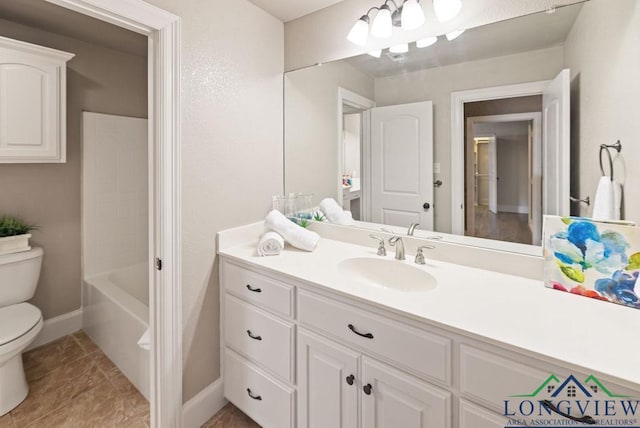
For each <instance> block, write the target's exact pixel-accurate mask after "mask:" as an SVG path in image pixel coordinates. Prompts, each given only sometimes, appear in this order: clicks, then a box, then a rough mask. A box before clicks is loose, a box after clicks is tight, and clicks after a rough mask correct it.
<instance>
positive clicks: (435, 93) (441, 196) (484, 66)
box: [375, 46, 563, 232]
mask: <svg viewBox="0 0 640 428" xmlns="http://www.w3.org/2000/svg"><path fill="white" fill-rule="evenodd" d="M562 62H563V50H562V46H558V47H553V48H548V49H542V50H537V51H531V52H524V53H520V54H515V55H508V56H503V57H496V58H489V59H484V60H479V61H473V62H466V63H461V64H455V65H449V66H446V67H437V68H431V69H427V70H422V71H418V72H414V73H407V74H404V75H399V76H392V77H386V78H381V79H376V80H375V96H376V98H375V100H376V103H377V105H379V106H384V105H394V104H404V103H411V102H418V101H426V100H431V101H433V111H434V162H439V163H440V168H441V173H440V174H438V175H435V178H436V179H439V180H442V182H443V185H442V186H441V187H439V188H437V189H436V190H435V194H434V199H435V229H436V230H438V231H441V232H450V231H451V93H452V92H455V91H462V90H468V89H476V88H484V87H491V86H501V85H509V84H515V83H525V82H532V81H538V80H548V79H552V78H554V77H555V76H556V75H557V74H558V73H559V72H560V70H561V69H562Z"/></svg>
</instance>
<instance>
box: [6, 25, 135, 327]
mask: <svg viewBox="0 0 640 428" xmlns="http://www.w3.org/2000/svg"><path fill="white" fill-rule="evenodd" d="M0 35H2V36H5V37H10V38H13V39H18V40H23V41H26V42H30V43H35V44H39V45H42V46H48V47H51V48H55V49H60V50H64V51H67V52H72V53H74V54H76V56H75V57H74V58H73V59H72V60H71V61H70V62H69V63H68V71H67V163H65V164H20V165H18V164H14V165H11V164H0V213H10V214H14V215H17V216H21V217H24V218H25V220H27V221H29V222H34V223H36V224H38V225H39V226H40V229H39V230H37V231H35V232H34V233H33V242H34V244H35V245H38V246H41V247H43V248H44V251H45V256H44V264H43V266H42V273H41V276H40V282H39V283H38V288H37V290H36V295H35V297H34V298H33V303H34V304H35V305H36V306H38V307H39V308H40V309H41V310H42V312H43V315H44V317H45V319H47V318H51V317H55V316H57V315H61V314H64V313H67V312H70V311H73V310H76V309H78V308H80V287H81V276H80V275H81V273H80V269H81V265H80V262H81V254H80V250H81V244H80V242H81V235H80V234H81V230H80V229H81V226H80V224H81V223H80V215H81V206H80V189H81V121H80V119H81V112H82V111H83V110H88V111H94V112H101V113H112V114H120V115H125V116H137V117H146V115H147V86H146V80H147V61H146V58H144V57H139V56H135V55H131V54H126V53H121V52H117V51H114V50H112V49H107V48H104V47H101V46H98V45H95V44H89V43H84V42H82V41H79V40H76V39H72V38H68V37H63V36H59V35H57V34H53V33H48V32H45V31H41V30H38V29H35V28H31V27H27V26H23V25H18V24H15V23H13V22H9V21H6V20H2V19H0Z"/></svg>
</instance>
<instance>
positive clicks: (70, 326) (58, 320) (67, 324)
mask: <svg viewBox="0 0 640 428" xmlns="http://www.w3.org/2000/svg"><path fill="white" fill-rule="evenodd" d="M81 328H82V308H80V309H77V310H75V311H72V312H67V313H66V314H62V315H59V316H57V317H53V318H49V319H48V320H45V321H44V325H43V327H42V331H41V332H40V334H39V335H38V337H36V340H34V341H33V343H32V344H31V345H29V347H28V348H27V349H26V350H27V351H28V350H30V349H33V348H37V347H38V346H42V345H46V344H47V343H49V342H53V341H54V340H56V339H60V338H61V337H64V336H66V335H68V334H71V333H74V332H76V331H78V330H80V329H81Z"/></svg>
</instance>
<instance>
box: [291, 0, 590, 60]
mask: <svg viewBox="0 0 640 428" xmlns="http://www.w3.org/2000/svg"><path fill="white" fill-rule="evenodd" d="M579 1H581V0H556V1H554V2H552V3H553V5H554V6H562V5H567V4H573V3H577V2H579ZM373 3H374V4H372V2H371V0H345V1H342V2H340V3H337V4H335V5H333V6H330V7H327V8H325V9H322V10H319V11H317V12H314V13H311V14H309V15H307V16H303V17H301V18H298V19H296V20H293V21H290V22H287V23H286V24H285V69H286V70H295V69H298V68H302V67H308V66H310V65H313V64H317V63H325V62H328V61H334V60H337V59H343V58H348V57H351V56H355V55H359V54H362V53H366V52H369V51H371V50H373V49H376V48H377V49H380V48H387V47H389V46H392V45H394V44H397V43H400V42H410V41H415V40H418V39H420V38H423V37H425V36H437V35H442V34H445V33H446V32H448V31H451V30H457V29H459V28H473V27H478V26H480V25H485V24H489V23H492V22H498V21H502V20H505V19H509V18H514V17H517V16H522V15H527V14H530V13H535V12H540V11H543V10H545V9H547V8H548V7H549V5H550V4H551V2H550V1H549V0H473V1H469V0H467V1H464V2H463V8H462V12H461V13H460V15H458V17H456V18H455V19H453V20H451V21H449V22H447V23H440V22H438V20H437V19H436V18H435V15H434V13H433V8H432V7H431V5H432V2H431V1H422V2H420V4H421V5H422V7H423V9H424V11H425V15H426V19H427V24H426V25H424V26H423V27H421V28H420V29H417V30H414V31H402V30H399V29H395V30H394V35H393V37H392V38H390V39H387V40H382V41H379V40H376V39H375V38H372V37H370V38H369V44H368V45H367V46H365V47H364V48H360V47H358V46H355V45H353V44H352V43H350V42H348V41H347V39H346V37H347V34H348V33H349V30H350V29H351V27H352V26H353V24H354V23H355V22H356V21H357V20H358V18H360V16H362V14H363V13H365V12H366V11H367V10H368V9H369V8H370V7H371V6H377V4H375V2H373ZM380 3H382V2H380Z"/></svg>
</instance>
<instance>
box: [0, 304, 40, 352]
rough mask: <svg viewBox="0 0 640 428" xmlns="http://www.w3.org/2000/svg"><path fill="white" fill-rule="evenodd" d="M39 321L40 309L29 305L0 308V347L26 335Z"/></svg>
mask: <svg viewBox="0 0 640 428" xmlns="http://www.w3.org/2000/svg"><path fill="white" fill-rule="evenodd" d="M41 319H42V313H41V312H40V309H38V308H36V307H35V306H33V305H31V304H29V303H18V304H17V305H11V306H6V307H4V308H0V346H2V345H5V344H7V343H9V342H11V341H13V340H16V339H17V338H19V337H20V336H22V335H24V334H26V333H27V332H28V331H29V330H31V329H32V328H33V327H34V326H35V325H36V324H38V321H40V320H41Z"/></svg>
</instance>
